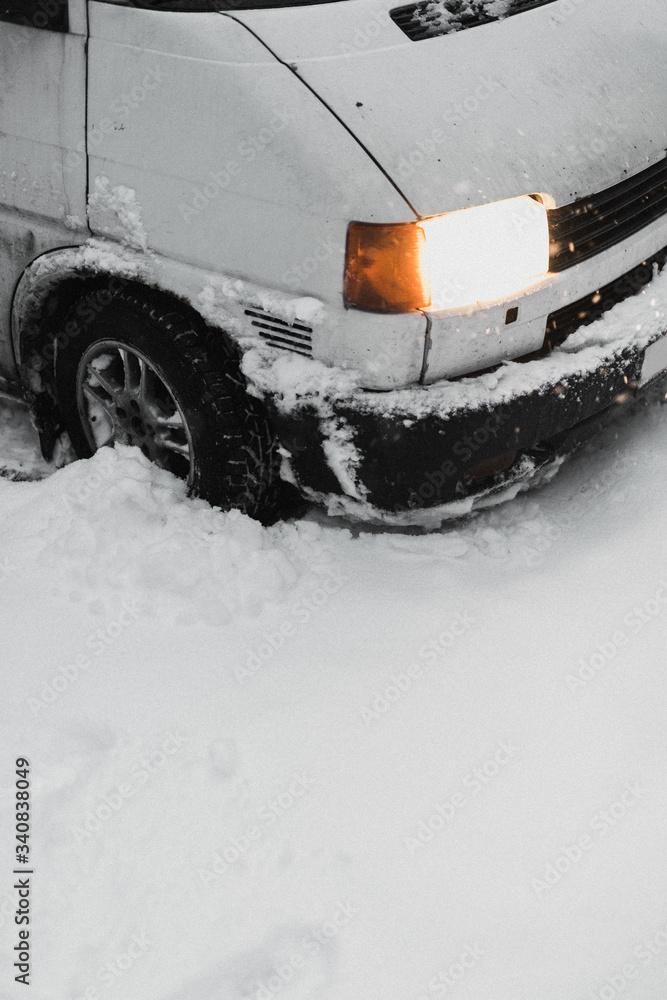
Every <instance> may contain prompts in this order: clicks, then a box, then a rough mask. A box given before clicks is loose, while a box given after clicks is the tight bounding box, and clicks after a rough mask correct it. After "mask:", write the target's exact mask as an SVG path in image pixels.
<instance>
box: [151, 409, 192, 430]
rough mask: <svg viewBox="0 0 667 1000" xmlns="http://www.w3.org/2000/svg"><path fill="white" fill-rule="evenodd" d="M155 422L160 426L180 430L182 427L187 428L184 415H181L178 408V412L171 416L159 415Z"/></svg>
mask: <svg viewBox="0 0 667 1000" xmlns="http://www.w3.org/2000/svg"><path fill="white" fill-rule="evenodd" d="M155 423H156V424H157V426H158V427H168V428H171V429H172V430H179V429H180V428H185V424H184V423H183V417H182V416H181V415H180V413H179V412H178V410H176V412H175V413H173V414H172V415H171V416H170V417H161V416H159V415H158V416H156V417H155Z"/></svg>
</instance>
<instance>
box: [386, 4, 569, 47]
mask: <svg viewBox="0 0 667 1000" xmlns="http://www.w3.org/2000/svg"><path fill="white" fill-rule="evenodd" d="M553 2H554V0H506V3H505V4H502V3H498V0H493V2H492V0H422V2H420V3H411V4H408V5H407V6H406V7H395V8H394V10H392V11H390V12H389V16H390V17H391V19H392V21H393V22H394V23H395V24H396V25H397V26H398V27H399V28H400V29H401V31H402V32H403V33H404V34H406V35H407V36H408V38H409V39H410V40H411V41H413V42H421V41H423V39H425V38H436V37H437V36H438V35H451V34H452V33H453V32H455V31H464V30H465V29H466V28H476V27H478V25H481V24H489V22H491V21H500V20H502V19H503V18H505V17H511V16H512V15H513V14H522V13H523V12H524V11H526V10H532V9H533V8H534V7H544V5H545V4H548V3H553ZM492 10H493V11H494V12H493V13H492Z"/></svg>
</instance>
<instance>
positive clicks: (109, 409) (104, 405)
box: [83, 385, 116, 448]
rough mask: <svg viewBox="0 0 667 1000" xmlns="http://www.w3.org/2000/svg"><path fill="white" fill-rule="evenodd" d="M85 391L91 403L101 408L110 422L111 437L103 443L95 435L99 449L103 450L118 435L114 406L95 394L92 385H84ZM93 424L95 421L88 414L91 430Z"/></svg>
mask: <svg viewBox="0 0 667 1000" xmlns="http://www.w3.org/2000/svg"><path fill="white" fill-rule="evenodd" d="M83 391H84V394H85V395H86V396H87V397H88V399H89V400H90V402H91V403H92V404H93V405H94V406H99V407H100V408H101V409H102V411H103V413H104V415H105V417H106V418H107V420H108V421H109V436H108V437H107V438H106V439H105V440H104V441H102V442H100V441H98V440H97V436H96V435H95V434H93V436H94V437H95V441H96V443H97V446H98V447H99V448H101V447H103V446H104V445H105V444H108V443H109V441H113V440H114V438H115V434H116V420H115V414H114V411H113V406H112V404H111V403H110V402H109V400H108V399H103V398H102V396H98V394H97V393H96V392H95V390H94V388H93V387H92V386H90V385H84V386H83ZM93 422H94V421H92V420H91V415H90V413H89V414H88V423H89V425H90V427H91V429H92V424H93Z"/></svg>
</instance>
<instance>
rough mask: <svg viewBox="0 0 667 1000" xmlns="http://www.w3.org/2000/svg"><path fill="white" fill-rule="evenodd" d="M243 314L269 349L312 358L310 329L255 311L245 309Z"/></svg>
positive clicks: (311, 332)
mask: <svg viewBox="0 0 667 1000" xmlns="http://www.w3.org/2000/svg"><path fill="white" fill-rule="evenodd" d="M245 314H246V316H249V317H250V321H251V324H252V326H254V327H256V328H257V332H258V333H259V335H260V337H261V338H262V339H263V340H265V341H266V342H267V344H270V345H271V347H278V348H280V349H281V350H283V351H293V352H294V353H295V354H302V355H303V356H304V357H306V358H312V356H313V329H312V327H310V326H305V324H303V323H299V322H297V321H295V322H293V323H287V322H286V321H285V320H284V319H278V318H277V316H271V314H270V313H265V312H260V311H259V310H257V309H246V310H245Z"/></svg>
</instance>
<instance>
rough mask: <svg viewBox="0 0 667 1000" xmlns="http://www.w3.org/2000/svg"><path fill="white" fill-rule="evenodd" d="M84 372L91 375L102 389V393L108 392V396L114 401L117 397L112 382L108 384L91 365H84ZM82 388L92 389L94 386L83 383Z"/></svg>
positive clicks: (100, 373)
mask: <svg viewBox="0 0 667 1000" xmlns="http://www.w3.org/2000/svg"><path fill="white" fill-rule="evenodd" d="M86 371H87V372H88V374H89V375H92V377H93V378H94V379H96V380H97V381H98V382H99V384H100V385H101V386H102V388H103V389H104V391H105V392H108V394H109V395H110V396H111V398H112V399H114V400H115V399H116V397H117V396H118V386H115V385H114V384H113V382H110V381H109V380H108V379H107V378H106V377H105V376H104V375H103V374H102V372H101V371H99V370H98V369H97V368H95V367H94V366H93V364H92V363H90V364H88V365H86ZM83 388H84V389H86V388H94V386H90V385H89V383H87V382H86V383H84V386H83Z"/></svg>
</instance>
